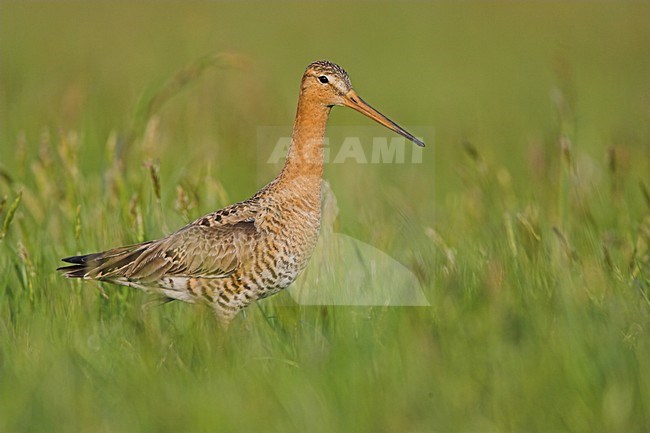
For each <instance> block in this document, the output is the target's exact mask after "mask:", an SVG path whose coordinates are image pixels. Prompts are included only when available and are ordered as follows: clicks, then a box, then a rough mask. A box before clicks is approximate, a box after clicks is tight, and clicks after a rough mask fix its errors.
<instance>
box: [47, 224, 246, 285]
mask: <svg viewBox="0 0 650 433" xmlns="http://www.w3.org/2000/svg"><path fill="white" fill-rule="evenodd" d="M256 235H257V229H256V227H255V224H254V222H252V221H242V222H237V223H234V224H223V225H216V226H206V225H198V224H190V225H188V226H185V227H183V228H182V229H180V230H178V231H177V232H175V233H172V234H171V235H169V236H167V237H165V238H163V239H160V240H157V241H152V242H146V243H143V244H138V245H131V246H127V247H120V248H115V249H113V250H108V251H104V252H102V253H96V254H89V255H85V256H76V257H68V258H66V259H64V260H65V261H67V262H69V263H73V264H74V265H73V266H67V267H63V268H59V270H61V271H62V272H64V273H65V275H66V276H67V277H71V278H90V279H98V280H105V281H116V282H117V281H118V280H124V279H126V280H128V281H133V282H138V283H142V284H147V283H150V282H155V281H158V280H159V279H161V278H162V277H171V276H174V277H176V276H178V277H197V278H198V277H200V278H207V279H210V278H221V277H224V276H226V275H229V274H230V273H232V272H233V271H234V270H235V269H237V267H238V266H240V265H241V264H242V263H243V262H245V261H247V260H248V259H249V257H250V256H251V254H252V249H253V245H254V243H255V238H256Z"/></svg>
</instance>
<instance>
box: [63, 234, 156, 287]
mask: <svg viewBox="0 0 650 433" xmlns="http://www.w3.org/2000/svg"><path fill="white" fill-rule="evenodd" d="M150 244H151V242H145V243H142V244H136V245H129V246H125V247H120V248H114V249H112V250H107V251H103V252H101V253H93V254H86V255H82V256H72V257H66V258H64V259H61V260H63V261H64V262H67V263H71V264H72V265H70V266H61V267H59V268H57V269H56V270H57V271H59V272H62V273H63V276H65V277H67V278H84V279H94V280H111V279H114V278H118V277H122V276H124V274H125V271H126V270H127V269H128V267H129V265H131V264H132V263H133V262H134V261H136V260H137V259H138V257H140V255H141V254H142V253H143V252H144V251H145V250H146V249H147V247H148V246H149V245H150Z"/></svg>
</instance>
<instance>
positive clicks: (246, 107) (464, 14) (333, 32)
mask: <svg viewBox="0 0 650 433" xmlns="http://www.w3.org/2000/svg"><path fill="white" fill-rule="evenodd" d="M649 9H650V7H649V6H648V3H647V2H570V3H568V2H566V3H565V2H558V3H547V2H504V3H493V2H460V3H458V4H456V3H447V2H432V3H418V2H412V3H411V2H405V3H397V4H390V3H375V4H373V3H366V2H359V3H353V4H347V3H346V4H342V3H338V2H323V3H319V2H306V3H305V4H303V5H301V4H297V3H280V2H269V3H266V2H259V3H257V2H253V3H246V4H238V3H236V2H187V3H182V2H163V3H160V4H154V3H141V2H137V3H133V4H131V3H126V2H92V3H88V4H86V3H82V2H70V3H61V2H57V3H55V2H42V3H39V2H8V1H4V2H2V3H0V203H1V204H0V238H1V240H0V430H1V431H497V430H499V431H635V432H637V431H649V430H650V391H649V390H650V372H649V368H648V365H650V329H649V326H650V320H649V319H650V192H649V191H650V179H649V177H648V173H650V149H649V146H648V143H649V142H650V130H649V127H648V106H649V102H650V101H649V96H648V95H650V82H649V81H648V79H647V77H648V76H649V73H650V47H649V46H648V43H647V41H648V40H650V26H649V24H648V20H647V16H648V13H649V12H650V10H649ZM224 52H228V53H232V54H233V55H236V56H238V57H236V60H233V58H232V57H229V59H230V60H229V61H228V62H227V63H228V65H231V64H232V63H233V62H234V63H237V67H235V68H232V67H230V66H229V67H223V66H224V64H221V63H218V64H212V63H210V62H209V61H208V63H206V60H205V59H209V58H210V57H209V56H212V55H213V54H215V53H224ZM206 56H208V57H206ZM318 58H328V59H331V60H333V61H336V62H338V63H340V64H342V65H343V66H344V67H346V68H347V69H348V71H349V72H350V75H351V78H352V82H353V84H355V87H356V89H357V90H358V92H359V93H360V94H361V95H362V96H363V97H364V98H365V99H366V100H368V101H369V102H370V103H372V104H373V105H375V106H376V107H377V108H378V109H380V110H381V111H383V112H385V113H386V114H387V115H389V116H390V117H391V118H393V119H394V120H396V121H398V122H399V123H400V124H403V126H405V127H407V129H409V130H411V131H412V132H414V133H416V134H418V133H419V131H424V130H425V128H424V127H426V128H433V129H434V130H435V134H434V135H435V136H433V135H431V136H425V141H426V142H427V143H428V144H429V146H428V147H427V148H426V149H425V150H424V153H423V163H422V164H384V165H382V164H365V165H363V164H352V163H346V164H332V165H329V166H328V167H327V168H326V172H327V173H326V176H327V178H328V179H329V181H330V183H331V185H332V189H333V190H334V192H335V194H336V198H337V200H338V206H339V209H340V214H339V220H338V222H337V227H338V230H339V231H340V232H342V233H344V234H346V235H349V236H352V237H354V238H357V239H359V240H361V241H363V242H366V243H369V244H371V245H373V246H375V247H377V248H379V249H380V250H382V251H385V252H386V253H388V254H390V255H391V256H392V257H394V258H396V259H397V260H399V261H400V262H401V263H402V264H404V265H405V266H407V267H408V268H409V269H410V270H411V271H412V272H413V273H414V274H415V275H417V277H418V278H419V280H420V282H421V284H422V288H423V291H424V293H425V295H426V296H427V298H428V300H429V302H430V303H431V307H334V306H322V307H307V306H299V305H295V304H293V303H292V300H291V298H290V297H289V295H288V294H287V293H282V294H279V295H277V296H275V297H272V298H270V299H268V300H265V301H262V302H260V303H259V306H257V305H253V306H251V308H249V309H248V310H247V317H245V318H244V317H239V318H238V319H237V320H236V322H235V323H234V325H233V327H232V329H231V330H230V332H228V333H227V334H224V333H223V332H221V331H220V330H219V328H218V327H217V326H216V322H215V320H214V318H213V317H212V314H211V312H210V311H209V310H208V309H206V308H202V307H200V306H192V305H187V304H181V303H170V304H166V305H163V306H158V305H151V304H150V303H149V301H150V298H148V297H147V296H146V295H144V294H142V293H140V292H137V291H135V290H131V289H128V288H120V287H115V286H111V285H102V286H101V287H100V286H99V285H97V284H94V283H88V282H79V281H70V280H65V279H63V278H61V277H60V276H59V275H57V273H56V272H55V268H56V267H57V266H58V265H59V264H60V262H59V259H60V258H61V257H65V256H68V255H72V254H75V253H83V252H92V251H97V250H100V249H103V248H108V247H111V246H116V245H119V244H124V243H132V242H137V241H141V240H144V239H150V238H155V237H159V236H162V235H164V234H166V233H169V232H170V231H171V230H174V229H175V228H177V227H180V226H181V225H182V224H184V223H186V222H187V221H190V220H192V219H193V218H196V217H198V216H200V215H202V214H204V213H207V212H209V211H210V210H213V209H216V208H219V207H221V206H224V205H226V204H228V203H230V202H233V201H236V200H241V199H244V198H246V197H248V196H249V195H251V194H252V193H254V192H255V191H256V190H257V189H258V188H259V187H260V186H262V185H263V184H264V183H265V182H266V181H268V180H270V179H271V178H272V177H273V175H274V172H273V170H274V169H273V168H271V167H266V166H264V165H263V164H259V161H260V157H259V155H266V154H268V151H269V149H270V147H269V146H271V145H272V143H257V128H258V126H264V125H290V124H291V122H292V120H293V115H294V112H295V102H296V97H297V91H298V80H299V78H300V74H301V73H302V70H303V68H304V67H305V65H306V64H308V63H309V62H310V61H312V60H316V59H318ZM165 92H167V93H165ZM152 98H153V101H154V102H153V103H151V104H149V101H151V100H152ZM330 124H331V125H348V126H354V125H363V126H367V125H369V121H367V120H366V119H363V118H361V117H360V115H358V114H357V113H353V112H351V111H350V110H345V109H341V108H337V109H335V110H334V112H333V115H332V118H331V122H330ZM412 125H415V126H412ZM417 125H421V126H422V129H419V127H418V126H417ZM426 130H429V129H426ZM152 173H156V175H155V176H153V175H152ZM331 266H336V267H340V268H341V269H344V268H345V266H346V262H345V261H342V262H340V263H335V264H331ZM382 282H383V280H380V279H378V280H377V281H375V282H374V284H376V285H377V287H378V288H379V289H382V290H385V289H386V288H385V287H383V288H382V287H381V284H382ZM317 289H318V290H323V291H327V290H328V287H318V288H317Z"/></svg>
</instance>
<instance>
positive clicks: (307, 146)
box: [280, 93, 331, 188]
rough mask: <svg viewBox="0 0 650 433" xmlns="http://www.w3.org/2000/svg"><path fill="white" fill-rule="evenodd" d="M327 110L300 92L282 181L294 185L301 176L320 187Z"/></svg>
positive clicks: (281, 175) (281, 176)
mask: <svg viewBox="0 0 650 433" xmlns="http://www.w3.org/2000/svg"><path fill="white" fill-rule="evenodd" d="M330 110H331V108H330V107H327V106H324V105H322V104H321V103H319V102H316V101H312V100H310V97H309V96H307V95H305V94H302V93H301V95H300V99H299V100H298V111H297V113H296V120H295V123H294V126H293V134H292V137H291V146H290V147H289V152H288V153H287V159H286V161H285V164H284V168H283V169H282V172H281V174H280V178H281V179H282V180H283V181H289V182H294V181H296V180H297V179H298V178H302V177H305V178H307V179H312V180H315V178H317V179H319V188H320V179H321V178H322V176H323V144H324V140H325V129H326V127H327V118H328V117H329V113H330ZM307 179H305V180H307Z"/></svg>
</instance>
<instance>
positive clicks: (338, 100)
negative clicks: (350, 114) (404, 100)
mask: <svg viewBox="0 0 650 433" xmlns="http://www.w3.org/2000/svg"><path fill="white" fill-rule="evenodd" d="M300 93H301V98H303V97H304V98H306V99H308V100H309V101H310V103H312V104H314V103H320V104H322V105H324V106H326V107H332V106H334V105H342V106H345V107H350V108H353V109H355V110H356V111H358V112H359V113H361V114H364V115H365V116H368V117H369V118H371V119H372V120H374V121H376V122H377V123H379V124H381V125H384V126H385V127H386V128H388V129H390V130H391V131H394V132H396V133H398V134H400V135H401V136H403V137H406V138H407V139H409V140H411V141H412V142H413V143H415V144H417V145H418V146H424V143H423V142H422V141H421V140H419V139H417V138H416V137H414V136H413V135H411V134H410V133H409V132H407V131H406V130H405V129H404V128H402V127H401V126H399V125H398V124H396V123H395V122H393V121H392V120H390V119H389V118H388V117H386V116H384V115H383V114H381V113H380V112H379V111H377V110H375V109H374V108H372V107H371V106H370V105H369V104H368V103H367V102H366V101H364V100H363V99H361V97H360V96H359V95H358V94H357V92H355V91H354V89H353V88H352V84H351V83H350V77H349V76H348V73H347V72H345V69H343V68H342V67H340V66H339V65H337V64H335V63H332V62H328V61H327V60H319V61H317V62H313V63H311V64H310V65H309V66H307V69H306V70H305V73H304V74H303V76H302V84H301V87H300Z"/></svg>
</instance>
